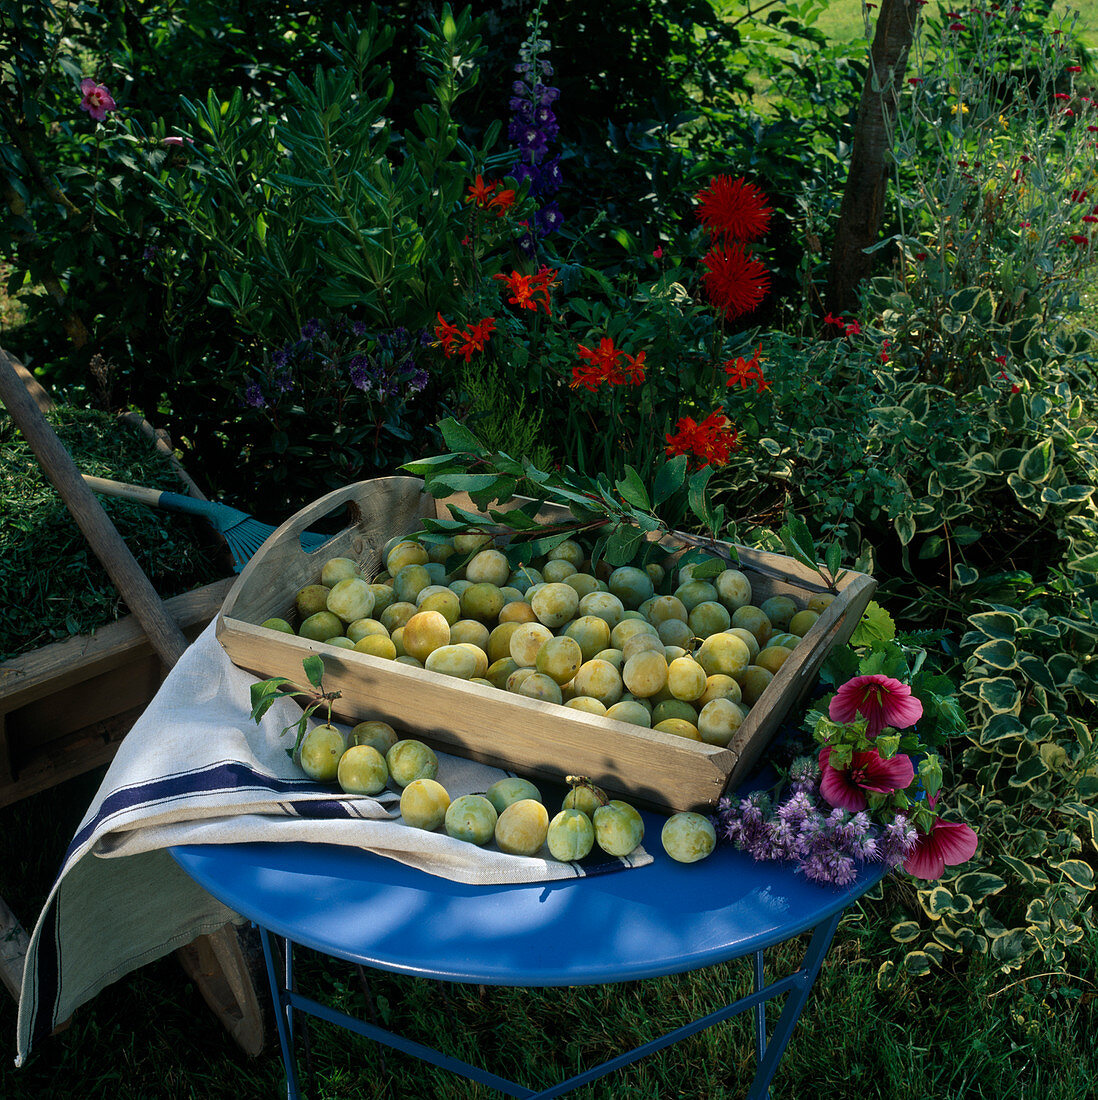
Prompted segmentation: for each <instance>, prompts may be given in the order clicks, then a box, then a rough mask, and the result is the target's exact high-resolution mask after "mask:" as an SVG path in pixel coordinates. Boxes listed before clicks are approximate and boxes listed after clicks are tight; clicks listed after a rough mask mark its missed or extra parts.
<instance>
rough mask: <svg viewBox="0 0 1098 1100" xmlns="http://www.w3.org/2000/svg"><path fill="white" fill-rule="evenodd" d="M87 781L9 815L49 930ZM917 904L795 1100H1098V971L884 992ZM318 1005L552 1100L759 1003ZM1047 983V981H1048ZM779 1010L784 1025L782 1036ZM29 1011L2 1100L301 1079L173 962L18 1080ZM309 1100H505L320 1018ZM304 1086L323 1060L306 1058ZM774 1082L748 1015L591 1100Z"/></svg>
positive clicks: (836, 1009)
mask: <svg viewBox="0 0 1098 1100" xmlns="http://www.w3.org/2000/svg"><path fill="white" fill-rule="evenodd" d="M101 774H102V773H101V772H96V773H92V774H90V775H88V776H85V777H83V778H81V779H76V780H71V781H69V782H68V783H65V784H62V785H61V786H59V787H56V788H54V789H53V790H51V791H48V792H46V793H45V794H43V795H40V796H38V797H36V798H33V799H29V800H27V801H24V802H22V803H18V804H16V805H15V806H10V807H6V808H4V809H2V810H0V852H2V859H0V868H2V869H0V896H3V897H4V898H5V900H6V901H7V902H8V904H9V905H10V906H11V907H12V909H13V910H14V911H15V912H16V915H17V916H19V917H20V918H21V919H22V920H23V922H24V923H25V924H26V925H27V926H28V927H29V926H30V925H31V924H32V923H33V921H34V918H35V916H36V915H37V912H38V910H39V908H40V906H41V905H42V903H43V902H44V900H45V896H46V894H47V892H48V889H49V886H50V884H51V881H52V878H53V875H54V872H55V870H56V867H57V864H58V862H59V861H60V858H61V855H62V852H63V849H64V847H65V845H66V843H67V841H68V839H69V837H70V836H71V834H72V831H73V830H74V828H75V826H76V824H77V823H78V821H79V819H80V817H81V816H82V814H83V811H84V809H85V807H86V805H87V803H88V801H89V800H90V799H91V797H92V796H93V794H94V792H95V789H96V787H97V785H98V783H99V781H100V777H101ZM912 904H913V891H911V889H910V887H908V886H907V885H905V884H903V883H901V882H899V881H892V880H889V882H888V884H887V888H886V889H885V890H884V891H883V892H882V896H881V897H880V898H879V899H878V900H866V901H863V902H862V903H860V904H859V905H858V906H857V907H855V908H854V909H853V910H852V911H851V913H850V914H849V916H848V919H847V920H846V921H844V924H843V926H842V927H841V928H840V930H839V934H838V936H837V938H836V941H835V944H834V945H833V947H832V951H831V954H830V955H829V957H828V960H827V962H826V963H825V966H824V969H823V971H822V973H821V976H820V980H819V982H818V984H817V986H816V989H815V991H814V993H813V996H812V998H811V1000H810V1002H809V1005H808V1008H807V1009H806V1012H805V1015H804V1017H803V1018H802V1020H801V1022H800V1024H799V1025H798V1028H797V1030H796V1032H795V1033H794V1037H793V1042H792V1044H791V1045H790V1048H789V1050H788V1052H787V1054H786V1058H785V1060H784V1061H783V1063H782V1065H781V1068H780V1070H779V1072H778V1076H777V1078H776V1080H775V1085H774V1095H775V1097H776V1098H778V1097H794V1098H799V1097H815V1096H827V1097H829V1098H831V1100H844V1098H850V1100H855V1098H857V1100H865V1098H874V1097H881V1098H887V1100H954V1098H956V1100H962V1098H963V1100H969V1098H980V1097H986V1098H988V1100H992V1098H995V1100H999V1098H1002V1097H1010V1098H1011V1100H1038V1098H1039V1100H1078V1098H1080V1097H1084V1096H1087V1095H1093V1093H1092V1091H1091V1090H1092V1089H1093V1082H1094V1081H1095V1080H1098V1048H1096V1045H1095V1044H1094V1043H1093V1041H1092V1039H1091V1036H1092V1035H1093V1033H1094V1028H1095V1026H1096V1025H1098V1013H1096V1011H1095V996H1094V993H1095V986H1096V983H1098V974H1096V973H1095V962H1094V960H1095V954H1096V949H1098V944H1090V945H1089V946H1088V947H1085V948H1084V949H1083V950H1082V951H1081V953H1080V957H1081V958H1083V959H1086V960H1088V962H1087V967H1088V969H1086V970H1085V971H1082V972H1080V973H1078V974H1076V975H1074V976H1072V977H1063V976H1061V977H1055V978H1050V977H1032V978H1030V979H1028V980H1026V981H1019V975H1018V974H1002V973H1000V972H999V971H998V970H997V969H996V968H995V967H993V966H990V965H989V964H988V963H987V962H986V961H985V960H982V959H979V958H975V959H971V960H968V961H965V960H960V959H955V960H952V961H951V962H950V963H948V964H947V965H946V967H945V968H944V969H943V970H942V971H940V972H938V973H936V974H934V975H932V976H931V977H930V978H928V979H925V980H920V981H914V980H909V979H906V978H901V979H900V980H899V981H898V982H897V984H896V985H895V987H894V988H892V989H891V990H889V991H888V992H882V991H881V990H879V989H878V988H877V983H876V975H877V969H878V967H879V966H880V964H881V962H882V961H884V960H885V959H886V958H893V959H898V958H899V956H900V953H901V949H900V948H899V947H898V946H897V945H895V944H893V943H891V941H890V940H889V939H888V936H887V929H888V928H889V927H890V926H891V924H892V923H894V922H895V921H897V920H900V919H902V918H903V917H904V916H905V915H906V914H907V913H908V912H909V909H910V906H911V905H912ZM804 942H805V938H804V937H802V938H801V940H800V941H798V942H795V943H794V944H792V945H787V946H786V947H785V948H783V949H782V950H781V951H780V952H778V953H776V954H775V955H774V956H772V957H771V958H772V959H773V960H775V961H770V962H768V975H770V976H773V975H776V974H777V973H779V972H784V971H785V970H787V969H790V968H792V967H793V966H795V965H796V964H797V963H798V962H799V959H800V956H801V952H802V951H803V945H804ZM297 958H298V971H299V978H300V981H301V986H302V989H303V991H304V992H306V993H309V994H310V995H314V996H317V997H318V999H320V1000H322V1001H324V1002H325V1003H330V1004H333V1005H335V1006H337V1007H340V1008H343V1009H345V1010H347V1011H351V1012H353V1013H355V1014H358V1015H360V1016H363V1017H365V1018H369V1017H370V1015H371V1013H373V1014H376V1018H377V1019H378V1021H379V1022H380V1023H382V1025H383V1026H389V1027H392V1028H393V1029H395V1030H397V1031H399V1032H402V1033H405V1034H408V1035H410V1036H411V1037H413V1038H417V1039H419V1040H421V1041H423V1042H426V1043H430V1044H432V1045H436V1046H439V1047H440V1048H441V1049H443V1050H444V1051H446V1052H447V1053H449V1054H452V1055H455V1056H457V1057H460V1058H464V1059H466V1060H467V1061H470V1062H474V1063H475V1064H478V1065H482V1066H484V1067H485V1068H486V1069H489V1070H491V1071H493V1072H496V1073H500V1074H502V1075H504V1076H508V1077H511V1078H513V1079H515V1080H518V1081H519V1082H520V1083H522V1084H524V1085H526V1086H527V1087H529V1088H531V1089H533V1088H538V1087H543V1088H544V1087H547V1086H548V1085H550V1084H552V1083H555V1082H556V1081H558V1080H560V1079H562V1078H563V1077H565V1076H567V1075H569V1074H571V1073H574V1072H576V1071H577V1070H578V1069H580V1068H581V1067H585V1066H588V1065H590V1064H593V1063H595V1062H598V1061H602V1060H604V1059H607V1058H610V1057H613V1056H614V1055H616V1054H618V1053H620V1052H621V1051H622V1050H623V1049H625V1048H627V1047H630V1046H635V1045H637V1044H639V1043H642V1042H646V1041H648V1040H650V1039H654V1038H656V1037H657V1036H659V1035H661V1034H663V1033H664V1032H666V1031H668V1030H670V1029H671V1028H673V1027H676V1026H678V1025H680V1024H682V1023H685V1022H687V1021H688V1020H690V1019H693V1018H695V1017H696V1016H699V1015H701V1014H703V1013H705V1012H708V1011H711V1010H713V1009H715V1008H717V1007H719V1006H720V1005H722V1004H723V1003H725V1000H726V999H732V998H734V997H736V996H738V995H740V994H742V993H744V992H746V991H747V989H748V986H749V983H750V972H749V968H748V964H747V962H746V961H742V962H738V963H733V964H729V965H724V966H719V967H714V968H710V969H707V970H704V971H700V972H698V973H696V974H692V975H680V976H676V977H672V978H666V979H658V980H654V981H650V982H633V983H627V984H621V985H614V986H605V987H576V988H571V989H548V990H524V989H507V988H481V987H476V986H459V985H453V984H448V983H433V982H429V981H426V980H423V979H413V978H405V977H400V976H394V975H389V974H384V973H378V972H374V973H372V974H371V975H370V976H369V978H368V990H369V996H367V992H366V989H365V988H364V987H363V984H362V982H361V980H360V977H359V975H358V973H357V972H356V970H355V968H354V967H353V966H350V965H348V964H343V963H340V962H337V961H335V960H329V959H326V958H323V957H320V956H317V955H315V954H314V953H312V952H309V951H305V950H301V951H300V952H299V954H298V956H297ZM1043 969H1045V968H1043V967H1041V966H1039V965H1035V966H1034V967H1033V968H1032V971H1031V972H1032V973H1036V974H1039V973H1040V971H1041V970H1043ZM775 1017H776V1010H775V1009H773V1008H772V1009H771V1020H772V1021H773V1019H774V1018H775ZM15 1023H16V1014H15V1006H14V1005H13V1004H12V1003H11V1002H10V1001H8V1000H6V999H5V1000H0V1031H2V1033H3V1035H4V1036H5V1037H6V1039H7V1042H8V1043H9V1047H8V1053H9V1056H8V1057H6V1058H4V1059H0V1096H3V1097H5V1100H39V1098H45V1097H54V1096H66V1097H67V1096H80V1097H82V1098H87V1100H97V1098H100V1097H102V1098H108V1097H109V1098H111V1100H138V1098H141V1100H149V1098H153V1100H159V1098H176V1097H178V1098H192V1097H193V1098H196V1100H221V1098H224V1100H252V1098H256V1100H258V1098H260V1097H264V1098H266V1097H270V1096H277V1095H279V1094H280V1093H281V1091H282V1089H283V1084H282V1066H281V1060H280V1058H279V1054H278V1046H277V1042H276V1041H275V1040H274V1038H273V1036H272V1038H271V1041H270V1043H269V1045H268V1047H267V1049H266V1050H265V1051H264V1053H263V1054H261V1055H260V1056H259V1057H258V1058H256V1059H248V1058H247V1057H245V1056H244V1055H243V1054H242V1053H241V1052H240V1051H239V1048H237V1047H236V1046H235V1044H234V1043H233V1042H232V1041H231V1040H230V1039H229V1037H228V1036H227V1035H226V1033H225V1032H224V1031H223V1030H222V1028H221V1026H220V1024H218V1023H217V1022H216V1021H215V1019H214V1017H213V1015H212V1014H211V1013H210V1012H209V1011H208V1009H207V1008H206V1007H205V1004H204V1003H203V1001H202V1000H201V997H200V996H199V994H198V993H197V992H196V991H195V989H194V988H193V986H192V985H191V983H190V981H189V980H188V979H187V977H186V976H185V974H184V973H183V971H182V970H181V968H180V967H179V966H178V964H177V963H176V962H175V960H174V959H173V958H171V957H168V958H166V959H163V960H160V961H158V962H156V963H153V964H151V965H149V966H146V967H144V968H142V969H141V970H138V971H136V972H135V973H133V974H131V975H129V976H127V977H125V978H123V979H121V980H120V981H118V982H116V983H115V984H114V985H112V986H109V987H108V988H107V989H105V990H104V991H103V992H102V993H100V994H99V996H98V997H96V998H95V999H94V1000H93V1001H91V1002H90V1003H89V1004H87V1005H86V1006H84V1007H83V1008H81V1009H80V1010H79V1011H77V1013H76V1014H75V1016H74V1018H73V1020H72V1023H71V1025H70V1026H69V1028H68V1029H67V1030H66V1031H64V1032H62V1033H60V1034H58V1035H56V1036H54V1037H53V1038H51V1039H49V1040H48V1041H46V1042H45V1043H43V1044H42V1045H41V1046H39V1047H38V1048H36V1049H35V1051H34V1053H33V1054H32V1056H31V1058H30V1060H29V1063H28V1065H27V1066H25V1067H24V1068H23V1069H21V1070H16V1069H14V1068H13V1067H12V1064H11V1056H10V1055H11V1053H12V1052H13V1049H14V1032H15ZM308 1031H309V1048H310V1049H309V1058H308V1062H309V1063H310V1064H311V1066H312V1070H313V1074H312V1078H311V1080H310V1079H309V1077H308V1076H306V1077H305V1082H306V1083H308V1085H309V1088H308V1090H307V1092H306V1095H307V1096H309V1097H324V1098H332V1100H336V1098H339V1100H344V1098H347V1097H351V1096H359V1095H361V1096H373V1097H378V1098H379V1100H402V1098H404V1097H408V1096H431V1097H435V1098H438V1100H473V1098H484V1100H487V1098H489V1097H493V1096H495V1095H496V1094H494V1093H493V1092H491V1090H488V1089H486V1088H484V1087H482V1086H479V1085H475V1084H473V1083H471V1082H467V1081H464V1080H462V1079H460V1078H457V1077H455V1076H452V1075H451V1074H449V1073H447V1072H445V1071H442V1070H438V1069H435V1068H433V1067H429V1066H425V1065H421V1064H419V1063H417V1062H415V1061H414V1060H413V1059H410V1058H408V1057H406V1056H404V1055H401V1054H398V1053H396V1052H392V1051H385V1052H383V1051H382V1050H381V1049H380V1048H379V1047H377V1046H376V1045H375V1044H373V1043H371V1042H369V1041H367V1040H364V1039H360V1038H357V1037H355V1036H352V1035H349V1034H347V1033H344V1032H342V1031H339V1030H338V1029H335V1028H334V1027H331V1026H329V1025H326V1024H319V1023H316V1022H315V1021H313V1022H310V1023H309V1024H308ZM298 1051H299V1056H300V1060H301V1065H302V1071H303V1074H305V1068H306V1061H307V1059H306V1058H305V1056H304V1046H303V1044H302V1043H301V1042H300V1039H299V1046H298ZM753 1072H754V1049H753V1040H752V1035H751V1030H750V1023H749V1020H748V1018H747V1017H740V1018H737V1019H735V1020H732V1021H730V1022H729V1023H727V1024H724V1025H720V1026H718V1027H716V1028H713V1029H711V1030H709V1031H708V1032H705V1033H703V1034H701V1035H699V1036H695V1037H693V1038H692V1039H690V1040H688V1041H686V1042H684V1043H682V1044H680V1045H679V1046H677V1047H675V1048H673V1049H672V1050H670V1051H665V1052H663V1053H661V1054H658V1055H656V1056H654V1057H652V1058H649V1059H646V1060H645V1061H643V1062H641V1063H638V1064H637V1065H635V1066H633V1067H630V1068H628V1069H626V1070H624V1071H620V1072H618V1073H616V1074H614V1075H612V1076H610V1077H608V1078H605V1079H603V1080H602V1081H599V1082H596V1083H595V1084H594V1085H591V1086H589V1087H587V1088H584V1089H581V1090H579V1091H578V1092H577V1093H576V1094H575V1095H576V1096H577V1098H578V1100H599V1098H604V1097H607V1096H614V1097H617V1096H620V1097H629V1098H630V1100H670V1098H682V1100H695V1098H696V1100H703V1098H704V1100H710V1098H712V1097H724V1096H728V1097H734V1096H738V1095H742V1093H743V1092H744V1090H745V1089H746V1087H747V1085H748V1083H749V1081H750V1079H751V1075H752V1073H753Z"/></svg>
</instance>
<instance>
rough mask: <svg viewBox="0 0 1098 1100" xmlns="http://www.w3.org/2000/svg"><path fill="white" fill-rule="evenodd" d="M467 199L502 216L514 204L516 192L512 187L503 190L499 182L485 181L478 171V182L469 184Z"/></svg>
mask: <svg viewBox="0 0 1098 1100" xmlns="http://www.w3.org/2000/svg"><path fill="white" fill-rule="evenodd" d="M465 201H466V202H474V203H476V204H477V206H479V207H480V208H481V209H482V210H491V211H493V212H494V213H495V214H497V215H498V216H499V217H501V218H502V217H503V215H504V214H506V213H507V211H508V210H510V209H511V207H512V206H514V204H515V192H514V191H513V190H512V189H510V188H508V189H507V190H504V191H501V190H500V186H499V184H498V183H485V182H484V177H483V176H482V175H481V174H480V173H479V172H478V173H477V178H476V182H475V183H472V184H470V185H469V193H468V194H467V195H466V196H465Z"/></svg>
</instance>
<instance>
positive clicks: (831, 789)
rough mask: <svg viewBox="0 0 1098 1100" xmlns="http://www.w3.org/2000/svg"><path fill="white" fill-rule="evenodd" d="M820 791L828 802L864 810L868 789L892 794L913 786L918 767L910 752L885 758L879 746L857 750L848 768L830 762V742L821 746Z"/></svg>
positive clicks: (846, 808)
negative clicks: (913, 761)
mask: <svg viewBox="0 0 1098 1100" xmlns="http://www.w3.org/2000/svg"><path fill="white" fill-rule="evenodd" d="M820 770H821V772H822V775H821V776H820V794H821V795H823V797H824V798H825V799H826V801H827V802H828V804H829V805H831V806H835V807H837V808H838V809H840V810H853V811H854V812H855V813H857V811H858V810H864V809H865V808H866V806H867V804H868V802H867V800H866V797H865V792H866V791H869V792H870V793H872V794H891V793H892V791H902V790H903V789H904V788H905V787H908V786H910V784H911V782H912V780H913V779H914V778H915V767H914V765H913V764H912V763H911V758H910V757H907V756H902V755H901V756H893V757H892V758H891V759H888V760H886V759H884V757H882V756H881V754H880V753H879V752H878V751H877V750H876V749H869V750H868V751H867V752H856V753H854V754H853V758H852V759H851V761H850V767H849V768H841V769H840V768H835V767H832V766H831V746H830V745H825V746H824V748H822V749H821V750H820Z"/></svg>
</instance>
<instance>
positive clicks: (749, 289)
mask: <svg viewBox="0 0 1098 1100" xmlns="http://www.w3.org/2000/svg"><path fill="white" fill-rule="evenodd" d="M702 262H703V263H704V264H705V266H706V268H707V269H708V270H707V271H706V274H705V276H704V279H703V282H704V284H705V292H706V294H707V295H708V296H709V300H710V301H711V302H712V303H713V305H715V306H716V307H717V308H718V309H719V310H720V311H721V312H722V313H723V314H724V315H725V317H726V318H727V319H728V320H729V321H734V320H735V319H736V318H737V317H742V316H743V315H744V314H745V313H750V312H751V311H752V310H753V309H754V308H755V307H756V306H757V305H758V304H759V303H760V302H761V301H762V300H763V298H765V297H766V292H767V291H768V290H769V289H770V273H769V272H768V271H767V270H766V268H765V267H764V266H763V265H762V264H761V263H759V261H758V260H756V259H755V258H754V256H752V255H751V253H750V252H747V251H745V249H744V247H743V245H742V244H738V243H733V244H728V245H715V246H714V247H713V248H711V249H710V250H709V251H708V252H707V253H706V254H705V258H704V260H703V261H702Z"/></svg>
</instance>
